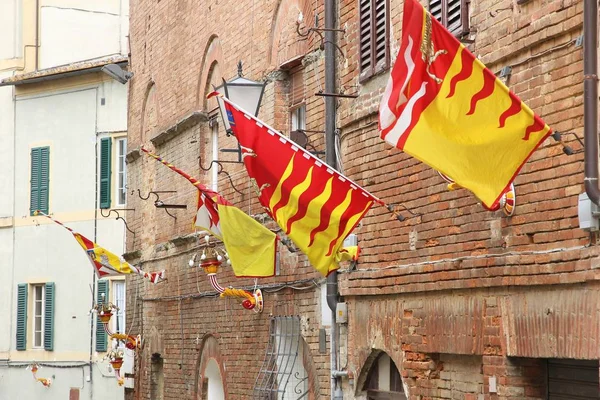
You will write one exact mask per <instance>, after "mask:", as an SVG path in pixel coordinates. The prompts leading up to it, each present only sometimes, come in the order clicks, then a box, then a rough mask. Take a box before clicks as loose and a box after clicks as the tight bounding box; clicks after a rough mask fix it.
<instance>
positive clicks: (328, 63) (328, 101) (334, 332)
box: [325, 0, 344, 400]
mask: <svg viewBox="0 0 600 400" xmlns="http://www.w3.org/2000/svg"><path fill="white" fill-rule="evenodd" d="M336 20H337V1H336V0H325V29H326V30H325V92H326V93H330V94H332V93H335V92H336V90H335V86H336V85H335V80H336V76H335V72H336V71H335V68H336V63H337V60H336V53H335V52H336V48H335V43H336V32H335V31H334V30H333V29H335V28H336ZM336 116H337V98H335V97H333V96H326V97H325V161H326V162H327V164H329V166H330V167H332V168H337V165H336V164H337V163H336V152H335V134H336ZM338 297H339V292H338V275H337V271H332V272H330V273H329V275H328V276H327V305H328V306H329V308H330V309H331V341H330V344H331V347H330V363H331V392H330V396H331V399H332V400H338V399H343V398H344V396H343V393H342V389H341V385H339V377H340V371H338V370H337V369H338V350H339V349H338V347H339V338H338V336H339V331H338V326H337V324H336V322H335V311H336V310H335V309H336V306H337V303H338Z"/></svg>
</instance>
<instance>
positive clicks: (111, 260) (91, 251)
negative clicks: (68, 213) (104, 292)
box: [35, 210, 165, 283]
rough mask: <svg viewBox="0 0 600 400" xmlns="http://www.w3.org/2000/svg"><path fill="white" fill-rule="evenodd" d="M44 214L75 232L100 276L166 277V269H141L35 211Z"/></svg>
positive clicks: (154, 279) (158, 279) (160, 278)
mask: <svg viewBox="0 0 600 400" xmlns="http://www.w3.org/2000/svg"><path fill="white" fill-rule="evenodd" d="M38 214H39V215H43V216H44V217H46V218H48V219H50V220H52V221H54V222H55V223H57V224H58V225H60V226H62V227H63V228H65V229H66V230H68V231H69V232H71V233H72V234H73V237H74V238H75V240H77V243H79V245H80V246H81V248H82V249H83V250H85V252H86V254H87V256H88V258H89V260H90V262H91V263H92V266H93V267H94V270H95V271H96V275H97V276H98V278H99V279H100V278H104V277H106V276H114V275H123V274H131V273H135V274H138V275H140V276H142V277H144V278H146V279H148V280H149V281H150V282H152V283H158V282H160V281H162V280H164V279H165V271H164V270H163V271H160V272H145V271H142V270H141V269H139V268H137V267H135V266H133V265H131V264H129V263H128V262H126V261H124V260H122V259H121V257H119V256H117V255H116V254H114V253H111V252H110V251H108V250H106V249H105V248H104V247H102V246H99V245H97V244H96V243H94V242H92V241H91V240H89V239H88V238H86V237H85V236H83V235H82V234H81V233H77V232H75V231H74V230H72V229H71V228H69V227H68V226H66V225H64V224H63V223H62V222H60V221H57V220H55V219H54V218H52V217H51V216H49V215H47V214H44V213H43V212H41V211H40V210H37V211H36V212H35V215H38Z"/></svg>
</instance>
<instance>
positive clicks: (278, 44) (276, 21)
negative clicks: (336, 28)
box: [267, 0, 315, 68]
mask: <svg viewBox="0 0 600 400" xmlns="http://www.w3.org/2000/svg"><path fill="white" fill-rule="evenodd" d="M300 12H302V14H303V16H304V22H303V24H302V27H303V28H305V27H306V26H312V25H313V24H314V19H315V15H314V12H313V9H312V8H311V2H310V1H308V0H279V1H278V2H277V7H276V8H275V12H274V13H273V20H272V21H271V37H270V43H269V51H268V52H267V62H268V65H269V66H270V67H271V68H277V67H278V66H279V65H281V64H282V63H284V62H285V61H288V60H291V59H293V58H295V57H297V56H301V55H304V54H306V52H307V48H308V46H307V43H308V41H307V40H300V39H302V38H301V37H300V36H298V34H297V33H296V21H297V20H298V14H299V13H300Z"/></svg>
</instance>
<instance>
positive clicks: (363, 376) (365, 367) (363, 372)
mask: <svg viewBox="0 0 600 400" xmlns="http://www.w3.org/2000/svg"><path fill="white" fill-rule="evenodd" d="M381 354H387V355H388V356H389V357H390V359H391V360H392V362H393V363H394V364H395V365H396V368H398V371H400V372H401V371H402V363H401V362H400V361H401V360H395V359H394V356H393V353H392V352H388V351H385V350H382V349H375V348H374V349H372V350H371V353H370V354H369V355H368V356H367V357H366V358H365V360H364V362H363V363H362V366H361V367H360V369H359V371H358V379H357V381H356V386H355V387H356V389H355V393H354V394H355V396H359V395H360V394H362V393H363V392H364V391H363V387H364V386H365V382H366V380H367V377H368V376H369V372H371V368H373V365H374V364H375V361H376V360H377V359H378V358H379V356H380V355H381ZM400 376H401V377H402V373H400ZM401 379H402V381H403V383H404V379H403V378H401ZM404 388H405V390H406V385H404Z"/></svg>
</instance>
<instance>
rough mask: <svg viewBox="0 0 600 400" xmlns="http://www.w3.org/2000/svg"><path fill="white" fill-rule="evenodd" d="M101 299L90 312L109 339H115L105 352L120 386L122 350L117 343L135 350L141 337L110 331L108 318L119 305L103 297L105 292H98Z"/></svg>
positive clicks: (139, 344)
mask: <svg viewBox="0 0 600 400" xmlns="http://www.w3.org/2000/svg"><path fill="white" fill-rule="evenodd" d="M100 296H101V298H102V300H101V302H100V303H97V304H95V305H94V307H93V309H92V312H93V313H95V314H97V315H98V319H99V320H100V322H101V323H102V325H103V328H104V331H105V332H106V334H107V335H108V337H109V339H110V340H111V341H113V340H114V341H115V342H114V343H115V344H116V346H114V347H113V348H112V349H111V350H110V351H109V352H108V353H107V354H106V358H107V359H108V362H109V363H110V365H111V366H112V368H113V369H114V371H115V376H116V378H117V383H118V385H119V386H122V385H123V383H124V379H123V378H122V377H121V372H120V371H121V367H122V366H123V356H124V351H123V349H122V348H120V346H119V344H120V343H123V344H124V346H125V348H127V349H129V350H133V351H134V352H137V351H138V350H140V349H141V347H142V338H141V336H140V335H137V336H133V335H128V334H126V333H116V332H112V331H111V330H110V328H109V324H110V320H111V318H112V316H113V315H114V314H116V313H117V312H119V307H117V306H116V305H114V304H112V303H111V302H109V301H107V300H106V299H105V294H104V293H101V294H100Z"/></svg>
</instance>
